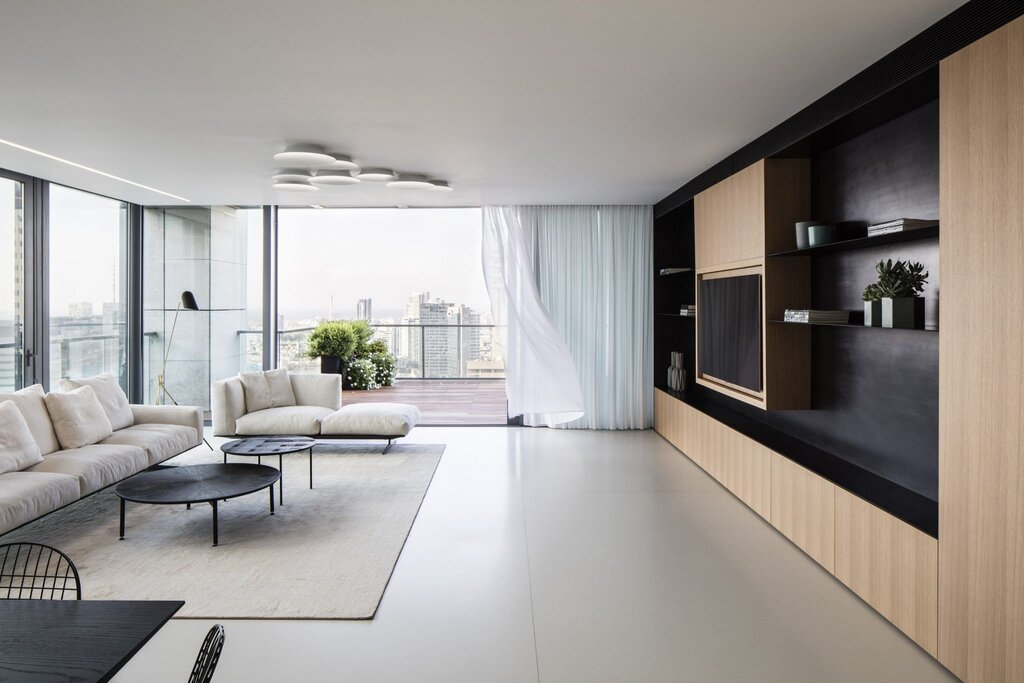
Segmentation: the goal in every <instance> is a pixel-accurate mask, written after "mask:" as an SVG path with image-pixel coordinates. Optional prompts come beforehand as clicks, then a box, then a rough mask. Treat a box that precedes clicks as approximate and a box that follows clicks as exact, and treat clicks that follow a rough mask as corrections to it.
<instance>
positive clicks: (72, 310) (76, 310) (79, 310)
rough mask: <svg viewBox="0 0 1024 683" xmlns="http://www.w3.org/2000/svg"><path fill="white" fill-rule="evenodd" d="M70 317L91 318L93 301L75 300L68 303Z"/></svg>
mask: <svg viewBox="0 0 1024 683" xmlns="http://www.w3.org/2000/svg"><path fill="white" fill-rule="evenodd" d="M68 317H69V318H91V317H92V302H91V301H75V302H73V303H70V304H68Z"/></svg>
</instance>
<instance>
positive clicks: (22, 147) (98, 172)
mask: <svg viewBox="0 0 1024 683" xmlns="http://www.w3.org/2000/svg"><path fill="white" fill-rule="evenodd" d="M0 144H4V145H7V146H8V147H13V148H14V149H20V150H21V151H23V152H28V153H29V154H36V155H38V156H41V157H43V158H45V159H51V160H53V161H59V162H60V163H62V164H67V165H68V166H74V167H75V168H80V169H82V170H83V171H89V172H90V173H95V174H96V175H101V176H103V177H104V178H110V179H111V180H116V181H118V182H120V183H127V184H128V185H134V186H135V187H141V188H142V189H143V190H149V191H150V192H156V193H157V194H162V195H164V196H165V197H171V198H172V199H178V200H181V201H183V202H188V203H189V204H191V203H192V200H191V199H185V198H184V197H181V196H179V195H176V194H171V193H170V192H164V191H163V190H158V189H156V188H155V187H150V186H149V185H143V184H142V183H137V182H135V181H134V180H128V179H127V178H122V177H121V176H116V175H114V174H113V173H107V172H106V171H101V170H99V169H96V168H92V167H91V166H86V165H85V164H79V163H76V162H74V161H71V160H69V159H63V158H61V157H58V156H54V155H53V154H47V153H46V152H42V151H40V150H38V149H32V148H31V147H26V146H25V145H19V144H18V143H16V142H11V141H10V140H4V139H0Z"/></svg>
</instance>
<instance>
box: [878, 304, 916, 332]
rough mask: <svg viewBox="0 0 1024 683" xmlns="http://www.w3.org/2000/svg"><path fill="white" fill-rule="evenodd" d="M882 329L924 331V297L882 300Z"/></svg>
mask: <svg viewBox="0 0 1024 683" xmlns="http://www.w3.org/2000/svg"><path fill="white" fill-rule="evenodd" d="M882 327H893V328H898V329H902V330H923V329H924V297H920V296H906V297H900V298H898V299H890V298H883V299H882Z"/></svg>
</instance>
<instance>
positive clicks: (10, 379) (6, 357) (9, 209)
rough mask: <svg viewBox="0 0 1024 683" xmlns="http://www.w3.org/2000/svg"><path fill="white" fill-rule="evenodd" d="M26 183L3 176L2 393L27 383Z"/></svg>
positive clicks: (0, 188) (0, 208) (0, 210)
mask: <svg viewBox="0 0 1024 683" xmlns="http://www.w3.org/2000/svg"><path fill="white" fill-rule="evenodd" d="M24 352H25V184H24V183H22V182H20V181H18V180H13V179H10V178H5V177H0V392H10V391H14V390H16V389H20V388H21V387H23V386H24V385H25V377H24V370H25V367H24V366H25V364H24V361H23V358H24Z"/></svg>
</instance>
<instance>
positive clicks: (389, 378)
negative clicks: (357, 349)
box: [370, 342, 397, 387]
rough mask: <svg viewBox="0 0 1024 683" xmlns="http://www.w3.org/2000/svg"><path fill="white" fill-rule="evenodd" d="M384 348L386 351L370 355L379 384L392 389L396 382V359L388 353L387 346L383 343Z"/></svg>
mask: <svg viewBox="0 0 1024 683" xmlns="http://www.w3.org/2000/svg"><path fill="white" fill-rule="evenodd" d="M381 344H382V345H383V346H384V347H385V350H384V351H379V352H377V353H374V354H371V355H370V361H371V362H372V363H373V365H374V367H375V368H376V369H377V372H376V379H377V384H378V385H379V386H382V387H390V386H391V385H392V384H394V382H395V366H396V365H397V363H396V362H395V357H394V356H392V355H391V354H390V353H388V351H387V344H384V343H383V342H382V343H381Z"/></svg>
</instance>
